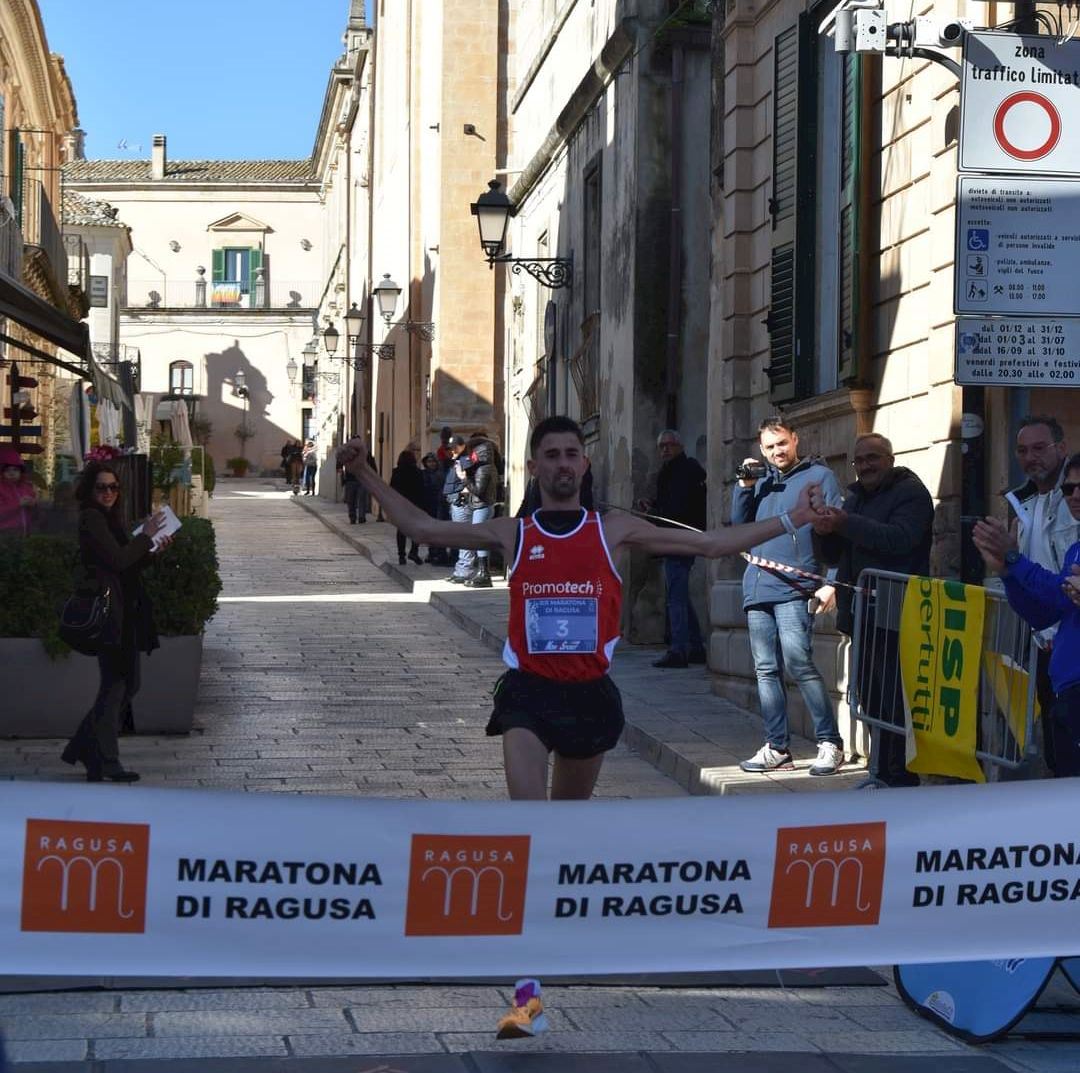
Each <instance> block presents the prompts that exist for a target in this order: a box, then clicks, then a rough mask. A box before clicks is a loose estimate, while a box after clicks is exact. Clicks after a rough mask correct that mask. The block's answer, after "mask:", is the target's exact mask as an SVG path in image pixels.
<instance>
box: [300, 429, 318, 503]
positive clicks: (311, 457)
mask: <svg viewBox="0 0 1080 1073" xmlns="http://www.w3.org/2000/svg"><path fill="white" fill-rule="evenodd" d="M300 457H301V460H302V461H303V463H304V495H306V496H313V495H314V494H315V472H316V470H318V468H319V450H318V448H317V447H316V446H315V441H314V440H308V441H307V443H305V444H304V449H303V451H302V452H301V456H300Z"/></svg>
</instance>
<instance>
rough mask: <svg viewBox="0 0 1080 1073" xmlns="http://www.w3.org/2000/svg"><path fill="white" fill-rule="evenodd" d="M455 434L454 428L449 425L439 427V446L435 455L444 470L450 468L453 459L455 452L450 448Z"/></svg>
mask: <svg viewBox="0 0 1080 1073" xmlns="http://www.w3.org/2000/svg"><path fill="white" fill-rule="evenodd" d="M453 435H454V430H453V429H452V428H451V427H450V426H449V425H443V427H442V428H441V429H439V446H438V447H437V448H436V449H435V457H436V458H437V459H438V460H439V465H440V466H442V467H443V469H444V470H446V469H448V468H449V467H450V463H451V462H452V461H453V454H452V453H451V450H450V440H451V438H452V437H453Z"/></svg>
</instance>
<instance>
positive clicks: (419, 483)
mask: <svg viewBox="0 0 1080 1073" xmlns="http://www.w3.org/2000/svg"><path fill="white" fill-rule="evenodd" d="M390 487H391V488H393V489H394V491H395V492H397V493H398V494H399V495H403V496H404V497H405V498H406V499H407V500H408V501H409V502H410V503H411V504H412V505H413V506H414V507H419V508H420V509H421V510H424V509H425V507H424V478H423V476H422V475H421V473H420V470H419V468H418V467H417V465H416V455H414V454H413V453H412V451H402V452H401V454H399V455H398V460H397V465H396V466H395V467H394V468H393V470H392V471H391V473H390ZM397 559H398V564H399V565H400V566H404V565H405V534H404V533H403V532H402V531H401V530H400V529H399V530H398V531H397ZM409 559H410V560H411V561H412V562H414V563H416V564H417V566H419V565H420V563H422V562H423V560H422V559H421V558H420V552H419V551H417V548H416V541H415V540H414V541H413V542H412V547H411V548H410V549H409Z"/></svg>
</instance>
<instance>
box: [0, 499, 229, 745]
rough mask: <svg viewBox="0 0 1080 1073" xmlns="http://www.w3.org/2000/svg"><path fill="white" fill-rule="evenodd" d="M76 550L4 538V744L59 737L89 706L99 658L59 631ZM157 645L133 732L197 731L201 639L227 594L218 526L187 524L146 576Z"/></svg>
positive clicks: (0, 562) (67, 540) (0, 577)
mask: <svg viewBox="0 0 1080 1073" xmlns="http://www.w3.org/2000/svg"><path fill="white" fill-rule="evenodd" d="M76 552H77V543H76V541H75V540H74V539H73V538H72V537H70V536H45V535H34V536H29V537H26V538H7V539H4V540H0V591H3V592H4V593H6V594H8V596H7V598H5V599H4V600H3V601H0V659H2V660H3V666H4V668H5V672H6V680H5V688H4V692H5V703H4V704H3V705H2V706H0V737H16V738H22V737H48V738H55V737H63V736H65V735H67V734H70V733H71V732H72V730H73V729H74V727H75V725H76V724H77V723H78V721H79V719H80V718H81V717H82V715H83V714H84V713H85V712H86V709H87V708H88V707H89V706H90V704H91V703H92V702H93V698H94V694H95V691H96V689H97V679H98V672H97V661H96V660H95V659H93V658H92V657H90V656H81V655H78V654H77V653H74V652H72V651H71V650H70V649H69V648H68V647H67V645H65V644H64V643H63V641H61V640H60V637H59V635H58V633H57V625H58V620H57V613H56V612H57V608H58V606H59V605H60V604H61V603H62V602H63V601H64V599H65V597H67V596H68V595H70V592H71V580H72V570H73V566H74V563H75V556H76ZM143 580H144V584H145V586H146V590H147V592H148V594H149V596H150V598H151V600H152V601H153V604H154V620H155V623H156V625H157V629H158V633H159V634H160V635H161V648H160V649H158V650H157V651H155V652H153V653H152V654H151V655H150V656H147V655H145V654H144V655H143V657H142V661H143V662H142V688H141V689H140V691H139V693H138V694H137V695H136V697H135V702H134V705H133V707H134V710H135V727H136V730H137V731H138V732H139V733H143V734H165V733H173V734H177V733H187V732H188V731H190V730H191V726H192V719H193V716H194V713H195V699H196V695H197V692H198V684H199V672H200V669H201V666H202V634H203V630H204V628H205V626H206V623H207V621H209V619H210V618H211V617H212V616H213V615H214V612H215V611H216V610H217V594H218V593H219V592H220V591H221V578H220V576H219V574H218V563H217V551H216V546H215V540H214V528H213V525H212V524H211V523H210V522H209V521H208V520H207V519H205V518H185V519H184V520H183V522H182V524H181V527H180V531H179V532H178V533H177V534H176V536H175V537H174V539H173V543H172V544H171V545H170V546H169V547H168V548H167V549H165V551H163V552H161V553H160V555H159V556H158V557H155V560H154V563H153V565H152V566H151V567H150V568H148V569H147V571H146V572H145V574H144V575H143Z"/></svg>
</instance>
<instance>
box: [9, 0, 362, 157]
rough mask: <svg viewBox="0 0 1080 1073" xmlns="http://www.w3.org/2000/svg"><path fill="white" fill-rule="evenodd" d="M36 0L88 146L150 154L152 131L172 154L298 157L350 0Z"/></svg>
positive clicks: (118, 153) (97, 153)
mask: <svg viewBox="0 0 1080 1073" xmlns="http://www.w3.org/2000/svg"><path fill="white" fill-rule="evenodd" d="M2 2H3V0H0V3H2ZM38 6H39V8H40V10H41V17H42V21H43V22H44V24H45V35H46V37H47V38H48V42H49V48H50V50H51V51H53V52H58V53H60V54H61V55H62V56H63V57H64V61H65V64H66V66H67V71H68V74H69V76H70V77H71V82H72V86H73V87H74V89H75V100H76V102H77V104H78V108H79V121H80V123H81V125H82V128H83V130H85V131H86V155H87V156H88V157H91V158H110V159H123V158H135V157H149V156H150V143H151V139H152V137H153V135H154V134H158V133H163V134H165V135H166V136H167V137H168V153H169V157H170V159H174V160H196V159H219V160H243V159H251V158H259V157H262V158H267V159H279V158H302V157H307V156H308V155H309V154H310V153H311V147H312V143H313V142H314V140H315V126H316V124H317V123H318V121H319V113H320V111H321V109H322V102H323V94H324V93H325V91H326V83H327V79H328V77H329V72H330V66H331V64H332V63H333V62H334V61H335V60H336V59H337V57H338V56H339V55H340V54H341V52H342V45H341V35H342V33H343V31H344V29H345V24H346V21H347V20H348V14H349V0H231V2H223V0H186V2H185V3H182V4H174V3H162V2H161V0H38ZM369 6H370V0H369ZM369 17H370V16H369ZM124 141H126V142H127V148H126V149H124V148H119V147H118V146H119V145H120V143H121V142H124ZM140 145H141V146H142V150H141V151H140V150H139V148H138V147H139V146H140Z"/></svg>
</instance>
